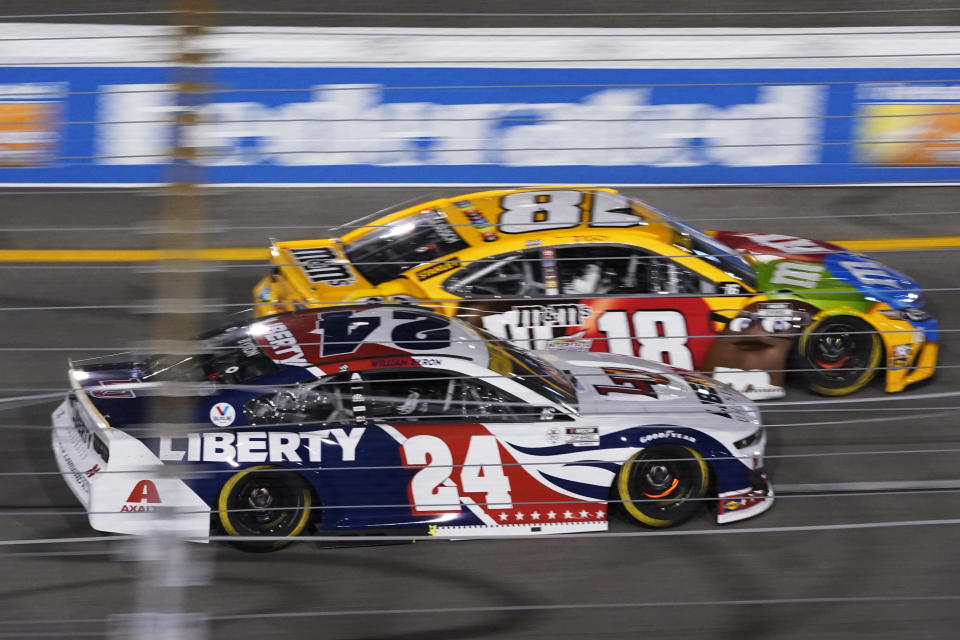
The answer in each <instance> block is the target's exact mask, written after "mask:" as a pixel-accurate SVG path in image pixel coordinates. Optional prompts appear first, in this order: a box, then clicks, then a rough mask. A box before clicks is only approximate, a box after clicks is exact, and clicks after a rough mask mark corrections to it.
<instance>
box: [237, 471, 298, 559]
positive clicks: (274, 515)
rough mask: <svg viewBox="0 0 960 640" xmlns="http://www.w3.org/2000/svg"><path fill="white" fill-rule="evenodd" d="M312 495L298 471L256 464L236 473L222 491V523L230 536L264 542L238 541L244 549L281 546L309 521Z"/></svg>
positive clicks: (260, 549)
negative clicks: (251, 537)
mask: <svg viewBox="0 0 960 640" xmlns="http://www.w3.org/2000/svg"><path fill="white" fill-rule="evenodd" d="M312 507H313V495H312V493H311V491H310V487H309V486H307V483H306V482H305V481H304V480H303V478H301V477H300V475H299V474H298V473H296V472H295V471H290V470H282V469H276V468H271V467H269V466H257V467H250V468H249V469H244V470H243V471H241V472H239V473H236V474H234V475H233V476H231V477H230V479H229V480H227V482H226V483H225V484H224V485H223V488H222V489H221V490H220V499H219V502H218V509H219V516H220V524H221V525H222V526H223V529H224V531H226V532H227V534H228V535H231V536H256V537H263V538H264V539H271V540H269V541H264V542H251V541H239V540H238V541H236V542H234V543H233V544H234V546H236V547H239V548H241V549H243V550H245V551H255V552H266V551H275V550H277V549H281V548H283V547H285V546H287V545H288V544H290V543H291V542H292V541H293V540H292V539H293V538H294V537H296V536H298V535H300V533H301V532H303V530H304V529H305V528H306V526H307V523H308V522H309V521H310V509H311V508H312Z"/></svg>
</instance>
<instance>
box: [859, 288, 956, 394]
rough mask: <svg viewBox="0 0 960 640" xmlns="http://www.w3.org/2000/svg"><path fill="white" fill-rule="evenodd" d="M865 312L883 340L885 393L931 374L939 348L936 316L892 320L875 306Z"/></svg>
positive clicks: (935, 367) (934, 368)
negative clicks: (919, 319)
mask: <svg viewBox="0 0 960 640" xmlns="http://www.w3.org/2000/svg"><path fill="white" fill-rule="evenodd" d="M884 306H885V305H884ZM868 316H869V318H868V319H869V321H870V323H871V324H872V325H873V326H874V327H875V328H876V329H877V330H878V331H879V332H880V336H881V337H882V340H883V347H884V352H885V356H886V357H885V358H884V360H883V362H884V363H885V366H886V371H887V373H886V376H885V380H884V390H885V391H886V392H887V393H897V392H899V391H903V390H904V389H906V388H907V387H909V386H910V385H912V384H914V383H917V382H920V381H921V380H927V379H929V378H931V377H933V374H934V373H935V372H936V370H937V358H938V356H939V351H940V347H939V344H938V343H937V338H938V333H937V330H938V328H939V327H938V323H937V321H936V320H934V319H932V318H930V319H927V320H923V321H919V322H909V321H907V320H894V319H890V318H887V317H886V316H884V315H883V314H882V313H881V312H880V310H879V308H878V307H877V308H874V309H872V310H871V313H869V314H868Z"/></svg>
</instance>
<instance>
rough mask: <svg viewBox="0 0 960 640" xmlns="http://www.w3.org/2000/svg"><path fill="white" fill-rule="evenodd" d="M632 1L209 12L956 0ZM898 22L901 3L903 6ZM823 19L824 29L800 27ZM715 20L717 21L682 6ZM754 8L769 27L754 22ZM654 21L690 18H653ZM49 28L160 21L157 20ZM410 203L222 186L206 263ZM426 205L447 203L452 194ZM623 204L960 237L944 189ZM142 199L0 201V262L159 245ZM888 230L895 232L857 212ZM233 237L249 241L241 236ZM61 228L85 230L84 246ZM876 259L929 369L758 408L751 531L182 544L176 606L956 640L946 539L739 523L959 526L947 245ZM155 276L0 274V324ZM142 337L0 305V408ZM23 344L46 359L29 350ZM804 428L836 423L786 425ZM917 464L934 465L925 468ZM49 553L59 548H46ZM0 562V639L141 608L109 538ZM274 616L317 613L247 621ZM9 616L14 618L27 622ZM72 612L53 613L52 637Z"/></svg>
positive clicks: (842, 232) (16, 513) (877, 21)
mask: <svg viewBox="0 0 960 640" xmlns="http://www.w3.org/2000/svg"><path fill="white" fill-rule="evenodd" d="M3 4H4V6H3V8H2V12H3V13H4V14H5V15H9V16H23V15H31V14H38V13H58V12H63V11H74V12H78V13H82V12H105V11H131V10H142V9H158V10H162V9H166V8H167V7H168V3H167V2H161V1H156V2H127V1H120V0H86V1H84V2H66V1H54V0H51V1H49V2H44V3H37V2H35V1H33V0H30V1H26V0H8V1H7V2H5V3H3ZM224 4H225V3H224ZM438 5H439V3H436V2H421V3H415V2H403V3H387V2H379V1H378V2H368V3H363V5H362V7H359V8H358V7H357V3H354V2H325V3H322V5H318V3H313V2H310V3H305V2H303V1H302V0H276V1H274V2H271V3H270V8H271V9H278V10H304V9H311V10H330V11H336V10H346V11H360V12H367V11H369V12H371V13H373V12H376V11H378V10H380V11H383V10H398V11H421V12H422V11H427V12H430V11H437V7H438ZM636 5H637V3H633V2H617V1H610V0H607V1H603V2H594V3H590V4H589V7H586V6H580V5H573V4H572V3H555V2H550V3H547V2H540V1H528V2H526V3H523V6H522V7H521V6H519V5H517V3H508V2H489V3H483V4H482V7H481V5H478V4H477V3H457V2H454V3H444V4H443V5H442V9H441V10H447V11H454V12H456V11H464V10H475V11H486V12H498V11H499V12H506V13H517V12H530V13H533V12H538V11H539V12H560V11H583V12H585V13H588V12H593V13H594V14H595V15H593V16H587V17H583V16H580V17H556V16H554V17H551V16H540V17H529V18H519V17H510V16H491V17H476V16H474V17H471V18H470V19H469V20H466V19H463V18H456V17H444V16H418V17H404V16H389V17H380V16H376V15H373V16H369V15H367V16H365V15H349V16H348V15H338V16H332V15H327V16H313V17H304V16H276V15H274V16H263V15H259V16H234V17H227V16H223V17H221V19H220V22H221V23H233V24H316V25H331V26H333V25H342V26H374V25H376V26H384V25H398V26H442V27H452V26H475V27H487V26H489V27H496V26H534V25H540V26H592V27H602V26H623V27H642V26H647V27H681V26H682V27H694V26H755V27H769V26H779V27H810V26H869V25H905V24H913V25H946V24H956V23H957V22H958V20H960V10H958V9H957V8H956V6H955V4H954V3H951V2H948V1H931V0H927V1H924V2H916V3H911V4H910V5H909V6H905V5H904V4H903V3H894V2H890V1H887V2H875V1H871V2H846V3H837V2H830V1H826V0H823V1H820V0H813V1H810V0H808V1H803V2H794V3H790V4H789V5H771V4H770V3H757V2H755V1H752V0H751V1H748V0H743V1H739V2H726V3H723V6H722V7H718V5H717V3H715V2H706V1H705V0H704V1H688V2H676V3H669V4H661V3H658V4H657V5H656V6H653V7H650V6H648V8H647V9H643V8H637V6H636ZM230 6H231V8H233V9H262V8H263V3H256V2H251V1H244V0H236V1H234V2H231V3H230ZM903 9H919V10H918V11H913V12H911V13H903V12H902V10H903ZM928 9H929V11H927V10H928ZM944 9H946V11H944ZM823 10H828V11H837V10H840V11H845V13H835V14H831V15H815V14H808V13H804V12H816V11H823ZM617 11H619V12H639V13H643V12H644V11H645V12H646V15H633V16H624V15H619V16H616V17H609V16H602V15H599V14H601V13H610V12H617ZM712 11H722V12H728V13H730V14H732V15H730V16H708V15H689V14H696V13H704V12H712ZM771 11H787V12H789V13H787V14H779V15H776V14H764V13H763V12H771ZM862 11H868V12H869V13H862ZM886 11H889V13H885V12H886ZM663 13H679V14H683V13H687V14H688V15H655V14H663ZM13 19H17V18H13ZM19 19H23V18H19ZM31 19H37V18H31ZM71 19H75V20H83V21H105V20H117V21H130V22H156V23H163V22H165V21H166V19H167V18H166V17H165V16H162V15H158V16H153V17H152V18H145V17H143V16H113V17H110V18H104V17H89V16H87V17H85V16H77V17H75V18H71ZM59 20H63V18H61V19H59ZM432 191H437V190H430V189H388V188H383V189H371V190H351V189H313V190H286V189H277V190H259V191H226V190H224V191H220V192H218V193H217V194H216V195H212V196H210V197H209V199H208V204H209V217H210V218H211V219H212V220H216V221H219V222H221V223H222V224H221V228H220V230H218V231H216V232H215V233H212V234H210V235H209V236H208V240H209V244H210V245H211V246H218V247H238V246H240V247H242V246H249V247H255V246H263V244H264V243H265V242H266V239H267V237H268V236H274V237H277V238H278V239H287V238H300V237H308V236H310V235H315V236H317V237H320V236H323V235H325V233H324V230H323V229H318V230H317V232H316V233H310V230H308V229H305V228H299V229H293V228H290V229H284V228H282V227H283V226H285V225H291V226H297V225H299V226H301V227H303V226H309V225H318V226H321V227H322V226H324V225H331V224H337V223H340V222H345V221H348V220H351V219H353V218H355V217H357V216H360V215H365V214H367V213H370V212H371V211H374V210H377V209H379V208H381V207H384V206H389V205H391V204H394V203H396V202H399V201H402V200H405V199H407V198H412V197H415V196H418V195H424V194H427V193H430V192H432ZM439 191H441V192H442V193H448V194H452V193H456V192H457V191H458V190H457V189H443V190H439ZM628 191H629V192H631V193H642V195H643V196H644V197H646V198H647V199H648V200H649V201H650V202H652V203H654V204H656V205H658V206H660V207H662V208H664V209H666V210H668V211H672V212H674V213H676V214H678V215H680V216H682V217H684V218H686V219H688V220H691V221H696V222H697V223H698V224H700V225H702V226H704V227H706V228H711V227H712V228H729V229H744V230H758V231H769V232H777V233H786V234H793V235H800V236H811V237H818V238H825V239H859V238H896V237H916V236H947V235H954V236H955V235H960V206H958V205H957V193H958V190H957V189H956V188H949V187H926V188H899V187H880V188H829V189H815V188H795V189H760V188H756V189H733V188H728V189H724V188H714V189H645V190H642V191H638V190H628ZM160 204H161V198H159V197H157V196H152V195H139V194H135V193H128V192H83V191H72V190H71V191H65V192H56V193H49V192H39V191H35V190H23V191H22V192H17V191H16V190H15V189H14V190H9V189H8V190H5V191H0V211H3V212H4V213H3V214H2V215H0V227H3V228H4V229H9V228H10V227H13V226H16V227H19V228H37V227H39V228H48V229H49V228H55V229H57V230H56V231H49V232H46V233H37V232H16V231H8V230H0V248H4V249H6V248H15V249H16V248H21V249H29V248H74V249H76V248H89V249H98V248H149V247H151V246H152V244H153V243H154V242H155V240H156V237H155V236H153V235H150V234H144V233H140V232H138V229H139V230H142V226H143V225H146V224H148V223H149V222H151V221H152V218H153V216H154V215H155V214H156V212H157V211H158V208H159V207H160ZM886 213H898V214H900V215H890V216H887V215H883V216H878V215H876V214H886ZM865 214H869V216H867V215H865ZM810 216H813V217H810ZM818 216H819V217H818ZM823 216H827V217H823ZM844 216H847V217H844ZM241 226H244V227H261V228H259V229H242V230H241V229H238V227H241ZM77 227H88V228H91V227H97V228H98V229H97V230H95V231H94V230H87V231H81V230H78V229H77ZM262 227H270V229H266V228H262ZM874 255H875V256H876V257H877V258H878V259H881V260H882V261H885V262H887V263H888V264H890V265H892V266H894V267H897V268H899V269H901V270H903V271H905V272H906V273H908V274H910V275H912V276H913V277H914V278H916V279H917V280H918V281H919V282H920V283H922V284H923V285H924V286H926V287H928V288H930V289H932V290H933V291H931V292H930V293H929V294H928V299H929V303H930V307H931V309H932V310H933V311H934V312H935V313H936V315H937V316H938V317H939V318H940V319H941V323H942V326H943V327H944V328H945V329H947V330H948V331H945V332H944V333H943V334H942V340H941V345H942V351H941V357H940V364H941V365H943V368H942V369H941V370H940V371H939V373H938V375H937V377H936V379H935V380H934V381H933V382H931V383H930V384H928V385H925V386H924V387H922V388H917V389H912V390H910V391H908V392H907V393H905V394H901V395H898V396H894V397H893V398H894V399H893V401H891V402H868V401H866V399H868V398H882V397H884V396H883V392H882V390H881V389H880V388H879V387H877V386H876V385H874V386H873V387H871V388H870V389H867V390H865V391H864V392H863V393H861V394H860V395H858V396H857V398H859V399H861V400H863V401H859V402H854V403H843V404H836V405H833V404H829V403H828V402H826V401H822V400H821V399H818V398H814V397H811V396H809V395H807V394H806V393H804V392H803V391H801V390H798V389H791V390H790V393H789V396H788V400H790V401H807V402H812V404H805V405H792V406H782V407H776V406H773V405H767V406H766V408H765V409H764V419H765V421H766V422H767V423H768V424H771V425H795V426H772V427H771V428H770V439H771V442H770V446H769V449H768V454H769V455H770V458H769V462H768V467H769V469H770V472H771V476H772V479H773V482H774V483H775V485H776V486H777V487H780V488H781V490H782V488H790V489H791V491H790V492H789V494H787V495H784V494H783V492H782V495H781V497H780V499H779V500H778V503H777V505H776V506H775V507H774V509H773V510H771V511H770V512H768V513H766V514H764V515H763V516H761V517H759V518H756V519H754V520H750V521H747V522H743V523H739V524H734V525H728V526H726V527H722V528H721V527H717V526H716V525H714V524H712V523H711V521H710V519H709V518H708V517H707V516H706V514H704V515H703V516H701V517H700V518H698V519H695V520H694V521H693V522H691V523H689V524H687V525H685V526H684V527H682V528H681V529H680V531H681V532H684V533H687V534H690V535H670V536H663V537H660V536H656V537H643V538H639V537H617V536H614V535H609V536H604V537H593V538H559V539H540V540H535V539H531V540H522V541H507V540H500V541H474V542H450V541H443V542H439V541H438V542H428V543H417V544H412V545H411V544H406V545H380V546H371V547H345V548H321V547H319V546H318V545H313V544H301V545H296V546H293V547H291V548H289V549H287V550H284V551H282V552H279V553H276V554H271V555H267V556H256V555H248V554H244V553H241V552H239V551H236V550H233V549H232V548H229V547H224V546H218V545H210V546H200V545H195V546H191V547H190V552H191V554H192V558H193V560H194V562H195V564H196V566H198V567H200V568H201V569H202V568H205V567H207V568H209V569H210V570H211V571H212V576H211V579H210V582H209V583H208V584H204V585H201V586H194V587H187V588H185V602H184V607H183V608H184V609H185V610H187V611H194V612H202V613H205V614H208V615H210V616H213V617H214V618H213V619H212V620H211V621H210V623H209V631H210V637H211V638H216V639H221V638H223V639H227V638H230V639H245V638H258V639H259V638H263V637H272V638H314V637H315V638H323V639H325V640H326V639H344V640H347V639H350V640H357V639H362V638H369V639H400V638H411V639H413V638H417V639H421V640H422V639H429V638H437V639H441V638H442V639H447V638H480V637H499V638H524V639H534V638H536V639H543V640H546V639H552V638H581V637H585V636H589V637H593V638H598V639H599V638H615V637H616V638H619V637H625V636H626V637H640V636H642V637H651V638H704V639H707V638H709V639H711V640H714V639H717V638H777V639H780V638H783V639H797V640H800V639H807V638H811V637H816V638H827V639H833V638H838V639H839V638H844V639H846V638H863V637H869V638H874V639H881V640H883V639H890V640H893V639H900V638H906V637H910V638H918V639H927V638H929V639H939V638H950V637H954V636H955V629H956V627H957V623H958V621H960V614H958V613H957V596H958V595H960V591H958V588H957V580H956V575H957V570H958V561H960V553H958V552H957V550H956V540H957V539H958V525H956V524H941V525H927V526H905V527H884V528H863V529H820V530H810V531H772V532H749V530H751V529H755V528H758V527H762V528H772V529H778V528H789V527H803V526H811V525H812V526H820V525H823V526H826V527H829V526H835V525H845V524H855V523H883V522H901V521H908V520H922V521H939V520H949V519H953V518H956V517H957V516H958V513H960V509H958V507H960V499H958V493H957V492H956V489H957V488H958V486H960V482H958V480H960V470H958V466H960V465H958V464H957V459H958V455H957V454H958V453H960V451H953V450H957V449H960V437H958V429H960V424H958V422H960V421H958V420H957V418H956V417H955V416H956V408H960V398H951V397H938V398H924V397H921V396H922V395H923V394H935V393H949V392H954V391H957V390H960V385H958V381H960V372H958V370H960V356H958V354H960V338H958V337H957V336H958V333H956V332H955V330H957V329H960V321H958V320H957V319H956V318H957V317H958V306H960V303H958V301H957V295H956V293H955V292H954V291H952V290H950V289H951V288H953V287H956V286H957V281H958V278H957V274H958V273H960V251H958V250H940V251H929V250H927V251H901V252H882V253H875V254H874ZM224 266H225V268H224V269H222V270H220V271H216V272H212V273H210V274H208V275H209V277H208V285H207V290H208V293H209V295H210V296H211V297H214V298H218V299H221V300H223V301H225V302H228V303H237V304H238V305H240V306H238V307H236V308H235V309H237V310H239V309H242V305H243V304H244V303H245V302H246V301H247V300H248V299H249V290H250V286H251V285H252V283H253V282H254V281H255V280H256V279H257V278H258V277H259V275H260V274H261V273H262V272H263V269H262V267H261V266H259V265H251V266H244V265H242V264H237V263H231V264H229V265H224ZM64 267H66V268H64ZM153 277H154V274H152V273H150V272H149V270H148V269H145V268H141V267H140V266H139V265H130V264H124V265H116V264H114V265H97V264H79V265H33V266H30V265H28V266H22V265H0V307H4V308H10V307H65V306H74V305H105V306H113V305H124V304H129V303H131V302H138V301H142V300H145V299H148V298H149V297H150V296H151V295H152V293H153V287H152V282H153ZM937 289H945V290H943V291H937ZM221 319H222V314H210V315H209V316H208V317H205V318H203V320H202V322H203V323H204V324H206V325H208V326H214V325H215V324H217V323H218V321H219V320H221ZM150 321H151V318H149V317H145V316H143V315H136V314H133V313H129V312H126V311H123V310H118V309H110V308H104V309H80V310H69V309H59V310H53V309H48V310H35V311H5V310H0V347H3V348H22V349H24V350H23V351H0V362H2V363H3V366H2V367H0V388H2V391H0V395H2V396H5V397H10V396H17V395H26V394H32V393H43V392H47V391H50V392H54V393H56V392H57V391H59V390H62V389H63V388H64V387H65V376H64V370H65V364H66V358H67V356H73V357H82V356H83V355H89V354H92V353H93V352H85V351H84V348H90V347H118V350H121V349H122V348H123V347H127V346H130V345H135V344H137V343H138V342H139V341H141V340H143V339H145V338H146V337H147V336H148V332H149V327H150ZM951 329H952V330H954V331H950V330H951ZM37 347H45V348H56V350H53V351H38V350H37ZM97 353H99V352H97ZM55 403H56V401H55V400H44V401H41V402H35V401H31V402H19V403H18V402H5V403H3V404H2V405H0V433H2V434H3V435H4V439H3V443H4V444H3V446H2V447H0V472H2V473H9V474H17V473H23V474H37V473H44V472H51V471H53V470H55V465H54V462H53V459H52V456H51V454H50V453H49V444H48V442H49V438H48V435H49V432H48V430H47V425H48V424H49V413H50V411H51V409H52V407H53V406H54V405H55ZM831 409H843V411H833V410H831ZM824 421H829V422H835V423H836V424H820V425H816V424H814V425H808V424H807V423H817V422H824ZM937 450H939V451H940V453H934V452H933V451H937ZM910 451H924V453H908V452H910ZM868 452H890V453H887V454H877V453H874V454H872V455H868ZM808 454H809V455H808ZM792 456H803V457H792ZM857 483H864V484H857ZM803 485H808V486H807V487H804V486H803ZM951 488H952V490H951ZM838 490H842V492H841V491H838ZM864 493H866V495H864ZM822 494H829V495H822ZM0 508H2V513H3V517H2V518H0V540H16V539H44V538H64V537H72V536H80V537H88V536H91V535H93V532H92V531H91V530H90V529H89V528H88V527H87V525H86V522H85V517H83V516H82V515H78V512H79V509H78V507H77V506H76V503H75V501H74V499H73V497H72V495H71V494H70V493H69V491H68V490H67V489H66V487H65V485H64V484H63V482H62V481H61V480H60V479H59V477H57V476H55V475H8V476H3V477H0ZM51 512H56V513H51ZM614 529H615V532H617V533H619V532H632V531H637V529H634V528H632V527H631V526H629V525H626V524H618V525H616V526H615V527H614ZM698 532H703V534H702V535H700V534H699V533H698ZM738 532H739V533H738ZM693 534H697V535H693ZM50 552H65V553H67V554H74V555H42V554H45V553H50ZM0 554H2V555H0V568H2V575H3V576H4V578H5V579H4V582H3V586H2V587H0V638H4V637H6V638H21V637H23V638H27V637H68V638H74V637H76V638H79V637H94V638H99V637H105V633H106V629H107V627H108V619H109V618H110V617H111V616H116V615H122V614H125V613H129V612H131V611H133V610H134V609H135V607H136V606H137V594H138V590H137V578H138V571H139V566H138V565H137V564H136V563H132V562H128V561H124V560H128V559H129V557H130V556H129V555H124V553H123V549H122V548H120V547H119V545H114V544H112V543H108V542H92V543H91V542H88V543H83V544H58V545H50V546H42V547H40V546H31V547H0ZM32 554H34V555H32ZM35 554H41V555H35ZM87 554H89V555H87ZM208 561H209V564H208ZM142 595H143V600H145V601H146V602H148V603H149V602H151V597H152V596H156V597H157V598H158V599H159V598H160V597H162V594H160V593H159V590H158V591H155V592H147V593H145V594H142ZM156 604H159V603H158V602H157V603H156ZM290 612H298V613H307V612H313V613H315V614H324V615H323V616H322V617H321V616H299V617H292V616H287V617H279V618H276V617H274V618H271V617H268V616H269V615H270V614H278V613H290ZM236 616H244V617H242V618H238V617H236ZM251 616H253V617H251ZM30 620H33V621H34V622H33V623H29V624H28V623H26V622H25V621H30ZM70 620H73V622H65V621H70ZM82 620H88V622H82ZM11 621H20V623H18V624H13V623H12V622H11Z"/></svg>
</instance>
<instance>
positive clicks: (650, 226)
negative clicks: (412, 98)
mask: <svg viewBox="0 0 960 640" xmlns="http://www.w3.org/2000/svg"><path fill="white" fill-rule="evenodd" d="M681 237H682V230H681V229H678V228H677V225H676V222H675V221H673V220H672V219H671V218H670V217H669V216H666V214H664V213H663V212H660V211H657V210H656V209H653V208H652V207H649V206H648V205H646V204H644V203H642V202H640V201H638V200H635V199H632V198H628V197H626V196H624V195H621V194H619V193H618V192H617V191H615V190H613V189H605V188H590V187H540V188H526V189H509V190H497V191H481V192H477V193H470V194H465V195H461V196H455V197H450V198H440V199H436V200H431V201H429V202H424V203H421V204H417V205H415V206H412V207H407V208H405V209H403V210H401V211H398V212H396V213H391V214H389V215H386V216H384V217H382V218H380V219H378V220H374V221H371V222H368V223H365V224H364V226H362V227H360V228H357V229H355V230H353V231H350V232H349V233H347V234H345V235H344V236H343V237H342V238H340V239H333V238H331V239H325V240H296V241H286V242H277V243H275V245H274V248H273V260H274V262H277V263H279V264H289V262H290V260H289V259H288V258H286V259H285V258H282V257H280V251H281V250H285V251H286V252H288V253H289V254H290V257H292V258H293V261H294V262H295V263H298V264H299V265H301V266H302V269H303V271H304V273H305V276H306V279H307V281H308V282H309V284H310V285H312V286H315V285H319V284H322V285H326V286H332V287H344V286H352V285H355V284H360V285H361V286H362V284H363V281H360V282H359V283H358V281H357V279H356V275H357V274H356V273H354V269H355V270H356V271H358V272H359V274H360V275H362V276H363V277H364V279H365V280H366V281H367V282H369V284H370V285H378V284H380V283H382V282H386V281H388V280H392V279H393V278H395V277H397V276H398V275H399V274H401V273H404V272H406V271H409V270H410V269H413V268H416V267H420V266H423V265H425V264H426V265H431V266H430V267H428V269H426V270H418V271H417V272H416V279H417V280H418V281H423V280H426V279H428V278H431V277H432V276H433V275H438V274H439V273H443V272H445V271H448V270H450V269H452V267H451V265H452V264H454V263H453V262H452V260H453V259H454V257H455V256H456V255H457V254H458V253H459V252H463V251H467V250H479V251H481V252H483V253H490V252H493V253H503V252H505V251H515V250H519V249H523V248H525V246H534V245H532V244H530V243H533V242H536V243H539V242H543V241H549V242H550V243H552V244H568V243H580V242H624V241H627V242H630V243H632V244H639V245H645V244H648V243H650V242H654V243H660V244H661V246H662V245H672V246H675V247H678V248H679V249H680V250H681V252H683V251H685V249H684V248H683V246H682V244H681V245H677V244H676V243H677V241H678V239H680V238H681ZM669 252H670V253H675V251H673V250H671V251H669ZM444 259H449V260H451V262H450V263H449V264H447V265H438V264H437V262H438V261H441V260H444ZM348 262H349V263H350V264H351V265H352V266H353V269H348V268H347V267H346V266H345V263H348ZM387 265H396V266H394V267H391V266H387ZM431 269H432V270H431ZM375 271H376V272H381V271H382V272H385V273H386V274H387V275H383V276H382V277H379V276H378V274H377V273H374V272H375Z"/></svg>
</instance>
